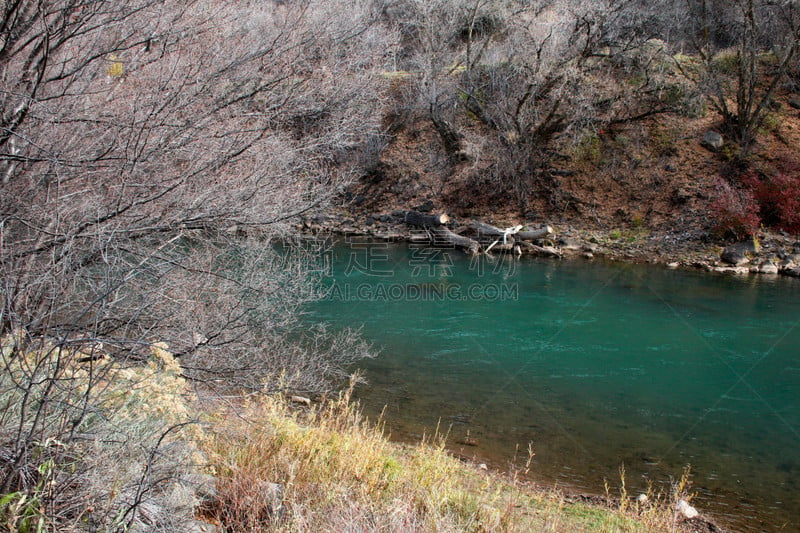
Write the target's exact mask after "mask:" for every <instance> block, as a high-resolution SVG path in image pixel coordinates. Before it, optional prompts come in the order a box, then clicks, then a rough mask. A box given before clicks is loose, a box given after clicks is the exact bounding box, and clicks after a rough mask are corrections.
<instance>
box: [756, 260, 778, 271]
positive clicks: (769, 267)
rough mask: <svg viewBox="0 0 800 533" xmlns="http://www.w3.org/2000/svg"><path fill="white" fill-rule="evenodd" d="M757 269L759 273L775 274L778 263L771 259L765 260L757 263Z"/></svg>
mask: <svg viewBox="0 0 800 533" xmlns="http://www.w3.org/2000/svg"><path fill="white" fill-rule="evenodd" d="M758 271H759V272H760V273H761V274H777V273H778V265H776V264H775V263H773V262H772V261H765V262H763V263H761V264H760V265H758Z"/></svg>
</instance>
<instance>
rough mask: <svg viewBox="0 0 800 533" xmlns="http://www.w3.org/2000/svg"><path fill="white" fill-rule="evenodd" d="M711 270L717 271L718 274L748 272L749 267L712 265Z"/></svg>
mask: <svg viewBox="0 0 800 533" xmlns="http://www.w3.org/2000/svg"><path fill="white" fill-rule="evenodd" d="M711 271H712V272H718V273H720V274H749V273H750V269H749V268H748V267H746V266H718V267H712V268H711Z"/></svg>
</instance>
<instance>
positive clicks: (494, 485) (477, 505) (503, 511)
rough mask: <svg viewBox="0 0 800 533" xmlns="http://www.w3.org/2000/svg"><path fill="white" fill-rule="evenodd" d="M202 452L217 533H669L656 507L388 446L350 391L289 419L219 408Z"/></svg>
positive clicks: (263, 407)
mask: <svg viewBox="0 0 800 533" xmlns="http://www.w3.org/2000/svg"><path fill="white" fill-rule="evenodd" d="M204 451H205V452H206V454H207V457H208V458H209V459H210V461H211V464H212V465H213V469H214V471H215V472H214V473H215V475H216V476H217V493H216V504H215V505H213V506H211V507H210V508H208V509H206V518H207V519H208V520H210V521H213V522H216V523H218V524H220V525H221V526H222V527H223V528H224V529H225V530H226V531H249V532H261V531H398V532H399V531H437V532H447V531H453V532H456V531H458V532H461V531H570V532H572V531H642V532H644V531H648V532H649V531H670V530H674V529H673V528H674V526H675V524H676V523H677V522H676V521H674V520H672V519H671V515H670V512H669V511H668V510H665V508H664V506H663V502H662V501H660V500H658V501H657V500H655V499H650V500H648V503H647V504H646V505H645V504H644V503H636V504H631V505H630V506H628V508H627V509H623V510H622V511H620V510H619V509H611V508H610V507H609V508H606V507H603V506H598V505H596V504H587V503H583V502H569V501H567V500H566V499H565V498H564V497H562V496H561V495H559V494H557V493H554V492H547V491H543V490H541V489H535V488H532V487H530V486H529V485H527V484H524V483H521V482H519V481H517V480H516V479H515V478H514V477H513V476H512V477H511V478H509V477H508V476H501V475H499V474H495V473H489V472H485V471H482V470H481V469H479V468H477V467H476V466H473V465H470V464H466V463H463V462H462V461H459V460H458V459H456V458H455V457H453V456H452V455H450V454H448V453H447V451H446V450H445V449H444V439H443V438H438V437H434V438H432V439H427V442H425V443H423V444H422V445H420V446H401V445H397V444H392V443H389V442H388V441H387V439H386V437H385V436H384V435H383V432H382V431H381V428H380V425H377V426H376V425H375V424H374V423H370V422H369V421H366V420H364V419H363V418H362V417H361V415H360V414H359V411H358V409H357V407H356V406H354V405H353V404H352V403H351V402H350V394H349V392H345V393H344V394H342V395H341V396H340V397H338V398H337V399H336V400H333V401H330V402H327V403H323V404H321V405H318V406H314V407H311V408H304V409H302V410H298V409H297V408H296V407H295V406H293V405H291V403H290V402H288V401H287V400H285V399H284V398H282V397H275V396H271V397H261V398H258V399H255V400H250V401H248V402H247V403H246V405H243V406H240V407H238V408H236V409H235V410H231V408H229V407H228V408H225V409H221V410H220V411H219V412H218V413H217V414H216V415H215V416H214V420H213V421H212V423H211V424H210V429H209V431H208V432H207V438H206V440H205V442H204Z"/></svg>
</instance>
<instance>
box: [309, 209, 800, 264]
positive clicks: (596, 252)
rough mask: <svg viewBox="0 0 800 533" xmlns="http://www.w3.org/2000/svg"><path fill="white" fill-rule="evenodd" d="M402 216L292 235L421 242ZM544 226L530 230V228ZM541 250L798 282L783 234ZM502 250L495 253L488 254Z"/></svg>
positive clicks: (575, 244)
mask: <svg viewBox="0 0 800 533" xmlns="http://www.w3.org/2000/svg"><path fill="white" fill-rule="evenodd" d="M406 213H407V211H403V210H395V211H392V212H391V213H374V214H370V215H366V216H363V215H362V216H356V215H353V214H349V213H328V214H315V215H312V216H308V217H304V218H303V219H302V220H301V222H300V223H298V224H297V225H296V227H295V229H297V230H299V231H300V232H301V233H303V234H306V235H315V236H320V235H327V236H334V237H340V238H358V239H372V240H375V241H379V242H398V243H401V242H408V243H420V242H426V241H427V240H428V237H427V236H426V235H425V234H424V231H422V232H421V231H420V230H419V229H418V228H414V227H412V226H410V225H408V224H406V223H405V222H404V217H405V214H406ZM472 222H473V221H472V220H457V219H450V220H449V222H448V223H447V227H448V228H449V229H450V230H452V231H454V232H455V233H459V232H460V231H461V229H463V227H465V226H466V225H469V224H471V223H472ZM543 224H544V223H541V224H537V223H533V224H529V226H530V228H531V229H532V228H535V227H539V226H541V225H543ZM553 229H554V231H553V234H552V235H551V236H549V237H548V238H546V239H544V240H543V242H542V244H544V245H545V246H543V247H537V248H541V249H540V250H538V251H536V250H533V251H530V253H531V255H537V254H538V255H546V256H555V257H564V258H583V259H586V260H591V259H594V258H602V259H607V260H612V261H624V262H634V263H651V264H663V265H664V266H666V267H668V268H687V269H696V270H703V271H707V272H713V273H720V274H734V275H749V274H759V275H765V276H779V275H784V276H790V277H795V278H800V240H798V238H795V237H793V236H789V235H787V234H785V233H782V232H766V231H765V232H761V233H759V234H758V235H757V236H756V238H754V239H751V240H748V241H745V242H739V243H733V244H723V243H720V242H715V241H713V240H711V239H709V237H708V235H707V234H706V233H704V232H702V231H696V232H690V231H683V232H671V231H659V230H651V229H647V228H644V227H636V228H632V229H627V230H612V231H608V230H598V229H587V228H579V227H575V226H573V225H571V224H564V225H554V226H553ZM495 252H500V253H503V252H502V250H497V249H496V250H494V251H493V252H492V253H495Z"/></svg>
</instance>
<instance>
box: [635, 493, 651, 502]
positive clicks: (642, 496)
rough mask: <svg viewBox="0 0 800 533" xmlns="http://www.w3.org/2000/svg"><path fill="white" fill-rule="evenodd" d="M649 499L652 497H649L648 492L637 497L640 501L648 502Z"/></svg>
mask: <svg viewBox="0 0 800 533" xmlns="http://www.w3.org/2000/svg"><path fill="white" fill-rule="evenodd" d="M649 500H650V498H648V497H647V494H639V495H638V496H637V497H636V501H637V502H639V503H647V502H648V501H649Z"/></svg>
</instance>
